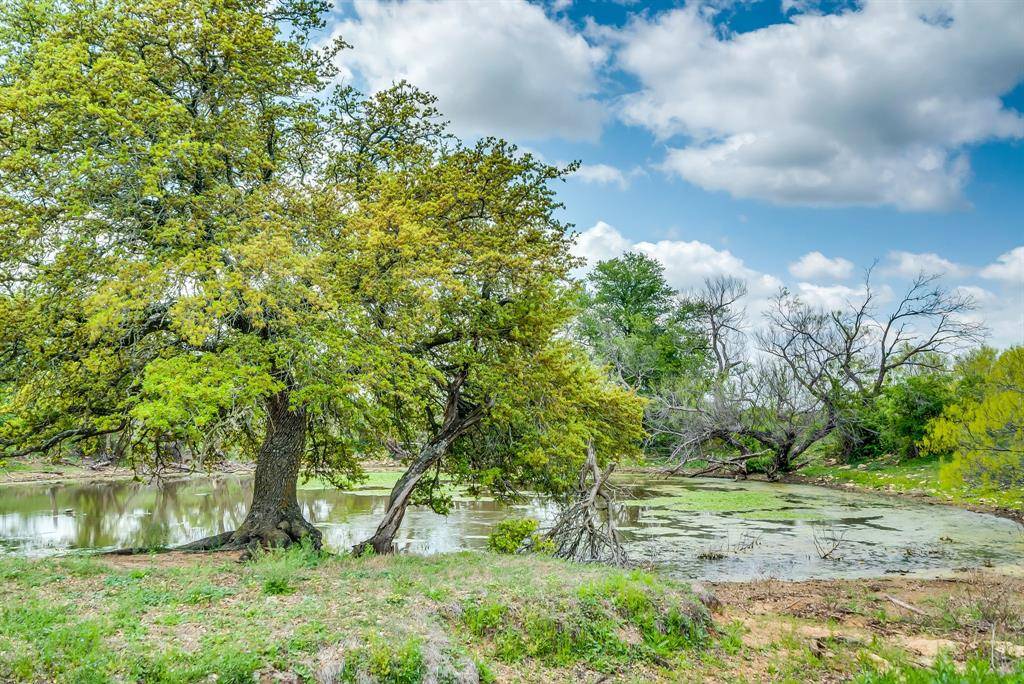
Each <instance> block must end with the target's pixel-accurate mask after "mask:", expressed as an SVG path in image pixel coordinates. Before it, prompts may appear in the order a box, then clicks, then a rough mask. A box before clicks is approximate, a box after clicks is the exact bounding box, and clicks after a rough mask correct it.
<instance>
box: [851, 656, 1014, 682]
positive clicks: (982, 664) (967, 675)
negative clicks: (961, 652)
mask: <svg viewBox="0 0 1024 684" xmlns="http://www.w3.org/2000/svg"><path fill="white" fill-rule="evenodd" d="M1022 678H1024V665H1021V664H1018V665H1017V666H1016V667H1014V668H1013V669H1012V670H1011V671H1008V672H1003V671H1000V670H998V669H996V668H993V667H992V665H991V664H990V663H989V661H988V659H987V658H980V657H975V658H971V659H969V660H968V661H967V663H966V664H965V665H964V666H963V667H962V669H961V667H960V666H958V665H957V663H955V662H953V661H952V660H950V659H949V658H939V659H938V660H936V661H935V664H934V665H932V666H931V667H918V666H916V665H901V666H899V667H895V668H890V669H886V670H881V671H880V670H878V669H876V668H875V666H874V665H873V664H870V663H869V664H867V666H866V671H864V672H862V673H861V674H859V675H857V677H855V678H854V680H853V681H854V682H855V683H856V684H1011V683H1012V682H1019V681H1021V679H1022Z"/></svg>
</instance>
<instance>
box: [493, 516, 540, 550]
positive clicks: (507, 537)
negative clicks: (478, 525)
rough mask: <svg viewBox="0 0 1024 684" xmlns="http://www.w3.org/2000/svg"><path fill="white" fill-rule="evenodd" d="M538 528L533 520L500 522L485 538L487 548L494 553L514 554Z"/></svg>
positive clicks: (519, 519) (512, 519)
mask: <svg viewBox="0 0 1024 684" xmlns="http://www.w3.org/2000/svg"><path fill="white" fill-rule="evenodd" d="M539 526H540V523H538V522H537V521H536V520H534V519H533V518H508V519H507V520H502V521H501V522H499V523H498V524H497V525H495V526H494V531H493V532H491V534H490V536H488V537H487V548H488V549H490V550H491V551H494V552H495V553H516V552H517V551H519V549H520V548H522V547H523V545H524V543H525V542H526V540H527V539H529V538H530V536H531V535H533V533H534V532H536V531H537V528H538V527H539Z"/></svg>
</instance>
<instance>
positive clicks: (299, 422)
mask: <svg viewBox="0 0 1024 684" xmlns="http://www.w3.org/2000/svg"><path fill="white" fill-rule="evenodd" d="M305 447H306V412H305V411H304V410H303V409H293V408H292V407H291V406H290V405H289V392H288V391H287V390H282V391H281V392H279V393H277V394H275V395H273V396H272V397H270V398H269V399H268V400H267V432H266V436H265V437H264V439H263V444H262V445H261V446H260V450H259V455H258V456H257V460H256V474H255V477H254V481H253V491H252V504H251V505H250V506H249V513H248V514H247V515H246V516H245V520H244V521H243V522H242V524H241V526H239V528H238V529H237V530H235V533H234V534H233V535H232V537H231V540H230V541H229V542H228V544H227V545H228V546H231V547H236V548H239V547H247V546H251V545H253V544H259V545H260V546H264V547H270V546H288V545H289V544H292V543H295V542H298V541H300V540H302V539H303V538H306V537H308V538H309V539H310V541H311V542H312V545H313V547H314V548H317V549H319V548H320V544H321V539H322V535H321V533H320V531H319V530H318V529H316V528H315V527H313V525H311V524H310V523H309V522H307V521H306V519H305V518H304V517H303V515H302V511H301V510H300V509H299V502H298V499H297V498H296V485H297V483H298V479H299V468H300V466H301V464H302V455H303V453H304V451H305Z"/></svg>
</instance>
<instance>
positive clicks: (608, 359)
mask: <svg viewBox="0 0 1024 684" xmlns="http://www.w3.org/2000/svg"><path fill="white" fill-rule="evenodd" d="M586 285H587V291H586V293H585V294H584V295H583V305H584V310H583V312H582V313H581V314H580V316H579V317H578V320H577V325H576V333H577V335H578V337H579V338H580V339H581V340H582V341H583V342H584V343H585V344H586V345H587V346H588V347H589V348H590V349H591V351H592V352H593V355H594V357H595V359H596V360H597V361H599V362H600V363H602V364H607V365H608V366H609V368H610V369H611V372H612V376H613V377H615V378H616V379H617V380H619V381H621V382H623V383H624V384H625V385H626V386H627V387H631V388H633V389H635V390H637V391H638V392H640V393H641V394H645V395H649V394H650V393H652V392H654V391H656V390H657V389H659V388H661V387H663V386H664V385H666V384H671V383H673V382H676V381H678V380H679V379H680V378H681V377H683V376H686V375H688V374H699V373H700V372H701V371H702V370H703V367H704V364H705V361H706V359H705V354H704V347H705V345H704V340H703V336H702V334H701V333H700V332H699V327H698V326H697V325H696V323H695V316H696V313H697V306H696V304H694V303H691V302H687V301H684V300H681V299H680V298H679V293H678V292H676V291H675V290H673V289H672V288H671V287H669V285H668V283H667V282H666V281H665V275H664V267H663V266H662V265H661V264H660V263H659V262H658V261H656V260H655V259H652V258H651V257H648V256H646V255H644V254H640V253H636V252H629V253H627V254H624V255H622V256H621V257H617V258H614V259H609V260H607V261H602V262H599V263H598V264H597V265H596V266H595V267H594V268H593V270H591V272H590V273H589V274H588V275H587V279H586Z"/></svg>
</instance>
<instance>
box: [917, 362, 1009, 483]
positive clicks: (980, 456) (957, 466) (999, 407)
mask: <svg viewBox="0 0 1024 684" xmlns="http://www.w3.org/2000/svg"><path fill="white" fill-rule="evenodd" d="M960 376H961V382H960V392H959V394H960V398H958V399H957V401H956V402H954V403H953V404H951V405H950V406H948V407H946V409H945V410H944V411H943V413H942V415H941V416H940V417H938V418H937V419H935V420H934V421H932V422H931V423H930V424H929V426H928V429H927V434H926V436H925V437H924V438H923V440H922V446H923V448H924V449H925V450H926V451H927V452H929V453H933V454H944V453H950V452H952V459H951V460H950V462H949V463H948V464H947V465H946V466H944V467H943V469H942V471H941V478H942V481H943V483H944V484H947V485H952V486H965V487H968V488H971V489H974V490H978V491H983V492H984V491H1003V490H1013V489H1018V490H1019V489H1021V488H1024V347H1012V348H1010V349H1007V350H1006V351H1004V352H1002V353H1001V354H999V355H998V356H996V355H994V354H993V353H991V352H982V353H979V354H977V355H975V356H974V357H972V358H970V359H968V360H967V361H966V362H965V363H964V364H963V367H962V368H961V369H960Z"/></svg>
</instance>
